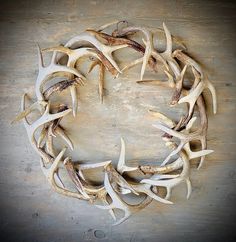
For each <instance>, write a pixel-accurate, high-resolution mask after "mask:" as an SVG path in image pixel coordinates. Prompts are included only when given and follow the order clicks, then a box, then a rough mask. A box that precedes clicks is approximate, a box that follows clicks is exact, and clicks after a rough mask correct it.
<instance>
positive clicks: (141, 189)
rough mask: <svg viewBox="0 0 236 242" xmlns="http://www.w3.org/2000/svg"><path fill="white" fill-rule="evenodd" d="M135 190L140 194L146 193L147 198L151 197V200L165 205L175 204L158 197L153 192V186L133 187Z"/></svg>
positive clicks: (138, 185) (137, 185) (140, 185)
mask: <svg viewBox="0 0 236 242" xmlns="http://www.w3.org/2000/svg"><path fill="white" fill-rule="evenodd" d="M133 187H134V189H135V190H136V191H137V192H139V193H144V194H146V195H147V196H149V197H150V198H152V199H154V200H156V201H158V202H161V203H164V204H173V202H171V201H168V200H166V199H164V198H162V197H159V196H157V195H156V194H155V193H154V192H153V191H152V185H150V184H135V185H133Z"/></svg>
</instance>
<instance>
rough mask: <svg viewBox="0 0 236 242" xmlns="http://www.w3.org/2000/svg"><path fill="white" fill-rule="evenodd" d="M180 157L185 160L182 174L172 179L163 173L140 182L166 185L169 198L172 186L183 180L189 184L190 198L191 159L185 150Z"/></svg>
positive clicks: (188, 194)
mask: <svg viewBox="0 0 236 242" xmlns="http://www.w3.org/2000/svg"><path fill="white" fill-rule="evenodd" d="M180 157H181V159H182V162H183V170H182V172H181V174H180V175H178V176H177V177H174V178H172V179H168V177H163V175H161V176H157V177H154V178H153V179H152V178H151V179H143V180H141V181H140V182H141V183H147V184H150V185H154V186H160V187H165V188H166V197H165V199H169V198H170V196H171V190H172V188H173V187H175V186H177V185H178V184H180V183H181V182H183V181H185V182H186V185H187V199H189V197H190V195H191V191H192V188H191V182H190V180H189V175H190V165H189V160H188V157H187V156H186V155H185V154H184V152H183V151H180ZM166 178H167V179H166ZM163 179H164V180H163Z"/></svg>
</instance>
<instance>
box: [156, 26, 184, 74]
mask: <svg viewBox="0 0 236 242" xmlns="http://www.w3.org/2000/svg"><path fill="white" fill-rule="evenodd" d="M163 29H164V32H165V36H166V50H165V51H164V52H163V53H161V54H160V55H161V56H162V57H163V58H164V59H165V61H166V62H167V63H168V65H169V66H170V68H171V70H172V72H173V73H174V75H175V78H178V77H179V75H180V67H179V64H178V63H177V62H176V61H175V59H174V58H173V57H172V36H171V34H170V31H169V29H168V28H167V26H166V24H165V23H163ZM167 71H168V70H167Z"/></svg>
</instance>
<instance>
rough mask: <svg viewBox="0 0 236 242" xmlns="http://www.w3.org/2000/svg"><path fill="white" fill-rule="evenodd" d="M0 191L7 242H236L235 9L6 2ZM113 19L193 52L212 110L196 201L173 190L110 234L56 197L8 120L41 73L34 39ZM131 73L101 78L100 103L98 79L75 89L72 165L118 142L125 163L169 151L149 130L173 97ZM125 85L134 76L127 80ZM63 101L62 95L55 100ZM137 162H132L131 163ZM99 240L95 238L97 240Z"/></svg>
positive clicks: (206, 4)
mask: <svg viewBox="0 0 236 242" xmlns="http://www.w3.org/2000/svg"><path fill="white" fill-rule="evenodd" d="M0 19H1V23H0V25H1V38H0V42H1V45H0V48H1V49H0V58H1V81H0V99H1V102H0V110H1V122H0V134H1V139H0V147H1V148H0V151H1V158H0V159H1V162H0V168H1V169H0V174H1V175H0V181H1V182H0V189H1V201H0V209H1V235H2V236H3V237H4V238H5V240H4V241H40V242H42V241H43V242H46V241H56V242H60V241H63V242H64V241H71V242H74V241H132V242H134V241H135V242H139V241H140V242H141V241H163V242H165V241H222V240H223V239H225V240H226V238H227V240H226V241H233V240H234V239H235V237H234V231H233V230H234V227H235V221H234V210H235V209H234V205H235V202H236V193H235V180H236V170H235V157H236V150H235V142H236V138H235V125H234V124H235V109H236V101H235V98H236V95H235V93H236V82H235V79H234V78H235V65H236V60H235V46H234V45H235V39H236V35H235V31H234V22H235V4H233V3H230V2H226V3H225V2H221V1H179V0H178V1H96V0H92V1H75V0H71V1H43V0H42V1H5V2H4V3H3V4H2V6H1V16H0ZM114 19H127V20H129V21H130V22H131V23H134V24H137V25H138V24H142V25H148V26H154V27H158V26H161V24H162V22H163V21H165V22H166V24H167V25H168V27H169V29H170V31H171V32H172V34H174V35H177V36H181V38H182V39H184V42H185V44H186V45H187V47H188V51H189V53H191V55H192V56H194V57H195V58H196V59H197V60H199V61H200V62H201V63H202V64H203V65H204V67H205V68H206V70H207V72H208V75H209V77H210V79H211V80H212V82H213V84H214V85H215V87H216V89H217V95H218V106H219V108H218V113H217V115H216V116H214V115H213V114H212V109H211V105H210V100H211V99H210V97H209V93H207V92H206V93H205V97H206V99H207V101H208V112H209V123H210V124H209V135H208V146H209V148H211V149H214V150H215V153H214V154H212V155H210V156H209V157H208V158H207V159H206V163H205V165H204V166H203V168H202V169H201V170H200V171H196V166H195V165H194V164H193V168H192V184H193V194H192V196H191V198H190V200H188V201H187V200H186V199H185V186H184V184H183V185H181V186H180V187H178V188H176V189H175V190H174V194H173V197H172V200H173V201H174V202H175V205H173V206H167V205H162V204H159V203H157V202H153V203H152V204H151V205H150V206H149V207H147V208H146V209H145V210H143V211H141V212H140V213H138V214H135V215H134V216H132V217H131V218H130V219H129V220H128V221H127V222H125V223H124V224H122V225H120V226H117V227H112V226H111V223H112V219H111V218H110V217H109V215H108V213H107V212H106V211H102V210H98V209H97V208H95V207H93V206H91V205H89V204H86V203H85V202H83V201H77V200H73V199H68V198H65V197H62V196H60V195H58V194H55V193H54V192H53V191H52V190H51V189H50V187H49V185H48V184H47V182H46V181H45V178H44V176H43V174H42V173H41V171H40V167H39V162H38V156H37V155H36V154H35V152H34V151H33V150H32V149H31V146H30V144H29V142H28V139H27V136H26V132H25V130H24V128H23V127H22V125H21V124H18V125H14V126H11V125H10V124H9V123H10V121H11V119H12V118H13V117H14V116H15V114H16V113H17V112H18V111H19V104H20V97H21V95H22V93H23V92H30V93H32V91H33V87H34V82H35V77H36V75H37V53H36V47H35V42H38V43H39V44H40V45H41V46H42V47H49V46H54V45H56V44H59V43H64V42H65V41H66V40H68V39H69V38H71V37H73V36H74V35H75V34H77V33H79V32H81V31H82V30H84V29H85V28H88V27H93V26H97V25H100V24H104V23H106V22H109V21H112V20H114ZM137 71H138V72H139V71H140V67H139V68H137V69H135V70H134V71H133V72H130V73H129V74H127V75H126V76H125V77H124V78H123V79H118V80H112V79H111V78H110V77H109V75H107V81H106V88H107V94H108V95H107V96H106V97H105V102H104V105H101V104H99V101H98V93H97V81H96V79H95V76H96V74H97V73H96V72H94V74H92V75H91V76H90V79H89V81H88V83H87V85H86V86H85V87H84V88H82V89H81V90H80V113H81V115H79V116H78V118H77V119H76V120H72V119H71V120H69V121H67V122H65V124H64V125H65V126H69V125H68V124H71V123H72V121H73V127H72V128H73V129H74V128H75V129H76V132H77V133H76V135H75V133H74V132H72V130H73V129H72V128H71V129H69V132H70V134H71V135H72V138H73V139H74V140H75V141H76V144H78V149H77V150H76V152H74V153H73V157H74V158H75V159H80V160H84V161H100V160H104V159H112V160H113V162H114V163H115V162H116V161H117V158H118V156H119V148H120V143H119V139H120V136H122V137H124V139H125V140H126V143H127V159H128V160H130V159H134V160H149V161H156V160H158V161H160V160H161V159H163V157H164V156H165V154H167V153H166V152H167V151H166V150H165V149H164V145H163V144H162V143H161V139H160V134H161V133H160V132H158V131H156V130H154V129H152V128H151V126H150V124H151V123H152V121H153V120H150V119H149V118H148V116H147V115H146V110H147V109H148V108H149V107H154V108H156V109H157V110H161V111H163V112H165V113H167V114H169V115H170V116H171V117H173V118H174V117H176V115H180V113H181V112H182V111H183V110H182V109H179V111H178V110H173V109H170V108H169V107H168V105H167V103H168V100H169V99H168V97H169V95H170V91H168V90H163V89H161V88H155V89H154V88H153V87H148V86H139V85H137V84H135V80H136V79H137V78H138V74H137ZM128 78H130V79H129V80H128ZM65 96H67V94H66V93H64V94H63V95H62V96H61V98H64V97H65ZM135 162H136V161H134V163H135ZM95 235H96V236H95Z"/></svg>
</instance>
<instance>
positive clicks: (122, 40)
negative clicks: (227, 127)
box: [14, 21, 216, 224]
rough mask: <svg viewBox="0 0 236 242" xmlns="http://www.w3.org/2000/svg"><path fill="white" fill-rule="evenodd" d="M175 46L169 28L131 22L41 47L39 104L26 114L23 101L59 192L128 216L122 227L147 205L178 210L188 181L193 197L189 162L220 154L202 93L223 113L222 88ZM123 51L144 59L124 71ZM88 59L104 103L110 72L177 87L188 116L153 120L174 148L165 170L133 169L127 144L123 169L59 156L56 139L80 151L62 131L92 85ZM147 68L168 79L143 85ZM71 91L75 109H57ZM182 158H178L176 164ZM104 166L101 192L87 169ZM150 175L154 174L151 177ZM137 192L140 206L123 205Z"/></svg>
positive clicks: (177, 98)
mask: <svg viewBox="0 0 236 242" xmlns="http://www.w3.org/2000/svg"><path fill="white" fill-rule="evenodd" d="M122 23H123V24H122ZM124 23H126V25H124ZM112 26H115V27H116V29H115V30H114V31H113V32H112V33H111V34H108V33H105V30H107V29H108V28H111V27H112ZM156 32H163V33H164V34H165V39H166V48H165V51H164V52H163V51H162V52H161V51H159V50H158V48H155V47H154V41H153V38H154V34H155V33H156ZM137 34H139V35H141V36H142V43H141V44H140V43H139V42H138V41H137V40H135V37H136V35H137ZM173 42H178V40H177V38H176V37H174V36H172V35H171V34H170V32H169V30H168V28H167V27H166V25H165V24H164V23H163V29H161V28H156V29H155V28H146V27H139V26H128V23H127V22H126V21H122V22H116V23H111V24H106V25H104V26H102V27H100V28H99V29H97V30H94V29H88V30H86V31H85V32H83V33H81V34H79V35H77V36H76V37H74V38H72V39H71V40H69V41H68V42H67V43H66V44H65V45H64V46H57V47H52V48H47V49H43V50H41V49H40V48H39V47H38V56H39V73H38V77H37V80H36V85H35V94H36V101H35V102H34V103H33V104H32V105H30V106H29V107H27V108H26V107H25V99H26V94H25V95H24V96H23V98H22V112H21V113H20V114H19V115H18V116H17V117H16V119H15V120H14V121H19V120H23V123H24V126H25V128H26V131H27V134H28V137H29V140H30V143H31V144H32V146H33V148H34V149H35V151H36V152H37V153H38V154H39V156H40V163H41V168H42V171H43V173H44V174H45V176H46V178H47V180H48V182H49V183H50V184H51V186H52V188H53V189H54V190H55V191H56V192H58V193H60V194H62V195H65V196H68V197H74V198H78V199H82V200H87V201H90V202H91V203H93V204H95V206H97V207H98V208H101V209H107V210H109V212H110V214H111V215H112V217H113V218H114V219H115V220H116V215H115V213H114V210H115V209H120V210H122V211H124V216H123V217H122V218H121V219H119V220H118V221H117V222H116V223H115V224H120V223H121V222H123V221H124V220H126V219H127V218H128V217H129V216H130V215H131V214H132V213H134V212H136V211H138V210H140V209H142V208H144V207H146V206H147V205H148V204H149V203H150V202H151V201H152V200H153V199H154V200H156V201H158V202H161V203H165V204H172V202H171V201H170V200H169V199H170V196H171V191H172V189H173V188H174V187H175V186H177V185H178V184H180V183H182V182H186V185H187V198H189V196H190V194H191V182H190V178H189V176H190V160H191V159H194V158H198V157H199V158H200V163H199V166H198V168H200V167H201V166H202V164H203V161H204V158H205V156H206V155H207V154H210V153H212V152H213V151H212V150H207V140H206V136H207V127H208V119H207V114H206V109H205V103H204V98H203V95H202V92H203V91H204V90H205V89H209V90H210V92H211V94H212V99H213V111H214V113H216V93H215V89H214V87H213V85H212V84H211V82H210V81H209V80H208V79H207V76H206V75H205V73H203V70H202V68H201V66H200V65H199V64H198V63H197V62H196V61H195V60H194V59H193V58H191V57H190V56H189V55H188V54H187V53H186V50H185V51H184V50H183V46H180V47H178V48H176V49H173V45H172V43H173ZM124 48H132V49H133V50H135V51H137V52H139V53H140V54H141V55H142V56H141V57H140V58H139V59H136V60H133V61H132V62H131V63H129V64H128V65H126V66H125V67H124V68H122V69H120V67H119V65H118V64H117V61H116V60H115V58H114V57H113V52H115V51H118V50H120V49H124ZM45 52H52V59H51V61H50V63H49V65H47V66H45V65H44V62H43V56H42V54H43V53H45ZM82 57H89V58H90V60H92V64H91V66H90V69H89V72H91V71H92V70H93V68H94V67H95V66H96V65H99V67H100V71H99V78H98V81H99V96H100V100H101V102H103V98H104V93H103V90H104V72H105V70H107V71H108V72H110V73H111V74H112V75H113V76H114V77H118V76H119V75H122V73H123V72H125V71H127V70H128V69H130V68H132V67H133V66H135V65H138V64H141V74H140V79H141V80H140V81H138V83H140V84H143V83H145V84H152V83H155V84H158V85H160V86H162V87H163V86H165V87H169V88H172V89H173V95H172V98H171V106H176V105H177V104H180V103H186V104H187V107H188V112H187V114H186V115H185V116H183V117H181V119H180V120H179V121H178V122H174V121H172V120H171V119H169V118H167V117H166V116H165V115H163V114H161V113H158V112H155V111H151V110H149V112H150V114H151V115H153V116H155V117H156V118H157V119H159V121H160V122H159V123H158V124H154V125H153V126H154V127H156V128H158V129H160V130H162V131H163V132H164V135H163V136H162V137H163V141H164V142H165V143H166V146H167V147H168V148H170V154H169V155H168V156H167V157H166V159H165V160H164V161H163V162H162V164H161V165H140V166H137V167H129V166H127V165H126V162H125V143H124V141H123V139H121V151H120V158H119V162H118V164H117V167H116V168H115V167H114V166H113V165H112V163H111V161H105V162H100V163H94V164H81V163H79V162H74V161H72V160H71V158H70V157H66V156H65V151H66V148H63V149H62V150H61V151H60V152H56V151H55V147H54V145H53V140H54V139H55V138H57V137H59V138H61V139H63V140H64V142H65V143H66V144H67V145H68V146H69V147H70V149H71V150H73V142H72V141H71V140H70V138H69V137H68V135H67V134H66V131H65V130H64V128H63V127H62V126H61V120H62V118H64V117H66V116H67V115H70V114H71V113H72V114H73V115H74V116H76V115H77V109H78V98H77V88H78V87H79V86H81V85H84V84H85V81H86V77H85V76H84V75H82V74H81V72H80V69H79V65H78V63H77V61H78V60H80V59H81V58H82ZM63 60H64V63H63ZM65 62H66V63H65ZM147 68H150V70H151V71H153V72H159V71H160V70H163V72H164V73H165V76H166V77H167V80H166V81H156V80H146V81H145V80H143V77H144V73H145V71H146V69H147ZM187 71H188V72H189V73H191V76H192V78H186V73H187ZM55 77H64V78H66V80H63V81H57V82H56V83H54V84H53V85H51V86H49V87H48V88H45V87H46V83H47V84H48V81H49V80H51V79H54V78H55ZM185 80H187V82H186V81H185ZM65 89H69V90H70V94H71V99H72V105H71V106H72V107H71V108H69V107H68V106H67V105H65V104H60V105H58V104H55V103H52V102H51V97H52V96H53V95H55V94H56V93H58V92H62V91H63V90H65ZM195 107H197V110H198V112H199V119H200V122H199V123H200V124H199V127H197V128H196V129H195V130H194V131H191V128H192V126H193V123H194V122H195V120H196V119H197V117H196V116H194V114H195ZM35 111H37V112H38V113H39V114H40V116H39V117H38V118H37V119H36V120H34V121H33V122H29V117H28V115H29V114H31V113H32V112H35ZM176 140H179V141H178V142H177V141H176ZM192 141H200V143H201V150H200V151H192V150H191V148H190V143H191V142H192ZM175 156H177V157H178V158H177V159H174V158H175ZM59 166H60V167H59ZM99 168H103V171H104V182H103V183H102V184H101V185H100V186H97V185H96V186H95V185H94V184H92V183H91V182H89V181H88V179H87V178H86V176H85V175H84V170H88V169H99ZM59 169H66V170H67V173H68V175H69V177H70V179H71V181H72V182H73V184H74V186H75V188H76V191H74V190H70V189H69V188H66V187H65V185H64V183H63V181H62V180H61V178H60V176H59V173H58V172H59ZM134 171H140V173H141V174H142V176H143V178H142V179H141V180H140V181H139V182H137V180H134V179H132V178H131V177H129V176H128V175H129V173H131V172H134ZM124 173H126V176H125V177H124V176H123V174H124ZM144 175H145V177H144ZM146 175H149V176H148V178H147V176H146ZM160 187H162V188H163V187H164V188H165V189H166V195H165V197H163V196H162V194H161V193H160ZM130 193H133V194H135V195H136V196H140V195H142V196H144V199H143V200H142V201H141V202H139V203H138V204H135V205H134V204H129V203H128V202H127V201H125V200H124V196H126V194H130ZM99 203H100V204H99ZM101 203H102V204H101Z"/></svg>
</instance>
